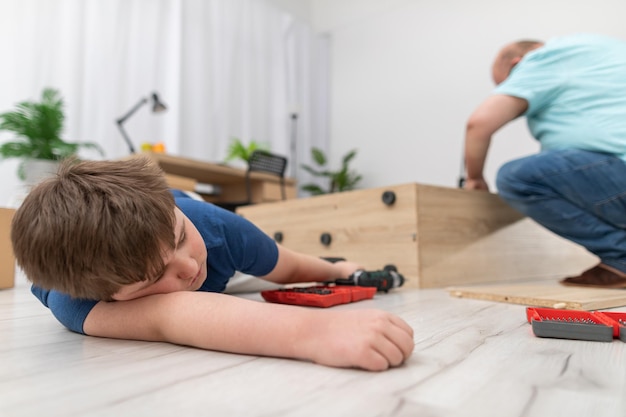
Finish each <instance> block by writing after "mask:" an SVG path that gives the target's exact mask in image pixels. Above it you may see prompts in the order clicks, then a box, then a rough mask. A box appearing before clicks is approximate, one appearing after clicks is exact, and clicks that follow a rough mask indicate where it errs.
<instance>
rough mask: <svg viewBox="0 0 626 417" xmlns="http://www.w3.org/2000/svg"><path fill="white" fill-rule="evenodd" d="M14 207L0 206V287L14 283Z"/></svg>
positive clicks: (8, 286) (7, 286)
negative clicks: (12, 223) (12, 233)
mask: <svg viewBox="0 0 626 417" xmlns="http://www.w3.org/2000/svg"><path fill="white" fill-rule="evenodd" d="M14 213H15V210H14V209H9V208H0V289H2V288H12V287H13V286H14V285H15V256H14V255H13V247H12V245H11V220H12V219H13V214H14Z"/></svg>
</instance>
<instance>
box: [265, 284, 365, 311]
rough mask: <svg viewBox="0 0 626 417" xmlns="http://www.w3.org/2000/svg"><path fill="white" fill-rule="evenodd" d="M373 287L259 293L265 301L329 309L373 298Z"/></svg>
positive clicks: (348, 286) (333, 287) (305, 288)
mask: <svg viewBox="0 0 626 417" xmlns="http://www.w3.org/2000/svg"><path fill="white" fill-rule="evenodd" d="M374 294H376V288H375V287H360V286H352V285H316V286H313V287H295V288H281V289H279V290H267V291H261V296H262V297H263V298H264V299H265V301H269V302H271V303H280V304H292V305H300V306H310V307H331V306H334V305H337V304H347V303H353V302H355V301H360V300H366V299H368V298H372V297H374Z"/></svg>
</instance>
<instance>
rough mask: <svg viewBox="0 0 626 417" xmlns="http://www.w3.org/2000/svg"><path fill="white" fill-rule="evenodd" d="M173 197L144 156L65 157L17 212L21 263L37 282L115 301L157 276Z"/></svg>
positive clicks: (15, 235)
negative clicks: (127, 288)
mask: <svg viewBox="0 0 626 417" xmlns="http://www.w3.org/2000/svg"><path fill="white" fill-rule="evenodd" d="M174 207H175V205H174V198H173V195H172V194H171V192H170V190H169V188H168V186H167V183H166V181H165V177H164V176H163V173H162V171H161V169H160V168H159V167H158V166H157V165H156V164H155V163H153V162H151V161H150V160H149V159H148V158H146V157H138V158H132V159H129V160H124V161H88V162H77V161H72V160H67V161H65V162H63V163H62V164H61V166H60V168H59V170H58V172H57V174H56V175H55V176H54V177H52V178H50V179H47V180H44V181H43V182H41V183H40V184H38V185H37V186H35V187H34V188H33V189H32V190H31V191H30V192H29V193H28V195H27V196H26V198H25V199H24V202H23V203H22V205H21V206H20V208H19V209H18V210H17V212H16V213H15V216H14V218H13V223H12V226H11V241H12V243H13V250H14V252H15V257H16V259H17V263H18V265H19V266H20V267H21V268H22V269H23V270H24V272H25V274H26V276H27V277H28V279H29V280H30V281H31V282H32V283H33V284H35V285H36V286H38V287H41V288H44V289H54V290H57V291H60V292H63V293H66V294H69V295H71V296H72V297H75V298H87V299H92V300H105V301H110V300H111V299H112V296H113V294H115V293H116V292H117V291H118V290H119V289H120V287H121V286H123V285H128V284H132V283H135V282H140V281H144V280H148V279H151V280H155V279H157V278H158V276H159V275H160V273H161V272H162V270H163V268H164V265H163V254H164V250H168V249H173V248H174V246H175V242H174V240H175V237H174V225H175V221H176V219H175V215H174Z"/></svg>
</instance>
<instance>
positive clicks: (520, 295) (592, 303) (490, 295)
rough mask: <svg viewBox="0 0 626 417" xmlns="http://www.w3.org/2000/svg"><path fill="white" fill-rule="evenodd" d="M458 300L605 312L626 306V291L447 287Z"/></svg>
mask: <svg viewBox="0 0 626 417" xmlns="http://www.w3.org/2000/svg"><path fill="white" fill-rule="evenodd" d="M447 290H448V291H449V292H450V295H451V296H453V297H458V298H473V299H478V300H487V301H498V302H503V303H511V304H522V305H526V306H535V307H548V308H566V309H570V310H587V311H591V310H601V309H606V308H613V307H621V306H625V305H626V291H624V290H621V289H610V288H591V287H573V286H565V285H561V284H559V283H557V282H536V283H523V284H522V283H520V284H505V285H476V286H471V287H450V288H447Z"/></svg>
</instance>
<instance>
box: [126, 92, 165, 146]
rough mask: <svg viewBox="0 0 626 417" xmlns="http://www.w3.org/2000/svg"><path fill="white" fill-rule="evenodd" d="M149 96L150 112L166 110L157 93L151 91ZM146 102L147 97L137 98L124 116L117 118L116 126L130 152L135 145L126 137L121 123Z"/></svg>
mask: <svg viewBox="0 0 626 417" xmlns="http://www.w3.org/2000/svg"><path fill="white" fill-rule="evenodd" d="M151 98H152V112H153V113H160V112H162V111H165V110H167V107H166V106H165V104H163V103H162V102H161V101H160V100H159V96H158V95H157V93H152V96H151ZM147 102H148V98H147V97H143V98H142V99H141V100H139V102H138V103H137V104H135V105H134V106H133V108H131V109H130V110H129V111H128V113H126V114H125V115H124V116H122V117H120V118H119V119H117V127H119V129H120V132H122V136H123V137H124V140H125V141H126V144H127V145H128V149H130V153H135V147H134V146H133V143H132V142H131V141H130V138H129V137H128V133H126V131H125V130H124V126H122V125H123V124H124V122H125V121H126V120H128V118H130V116H132V115H133V114H135V112H136V111H137V110H139V108H140V107H141V106H143V105H144V104H146V103H147Z"/></svg>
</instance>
